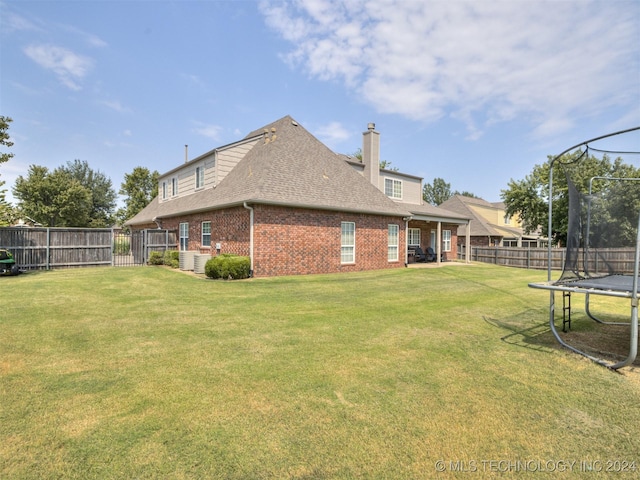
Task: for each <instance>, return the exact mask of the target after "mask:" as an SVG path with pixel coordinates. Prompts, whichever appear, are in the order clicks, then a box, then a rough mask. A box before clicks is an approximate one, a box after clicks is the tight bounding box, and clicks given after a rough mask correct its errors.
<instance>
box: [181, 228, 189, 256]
mask: <svg viewBox="0 0 640 480" xmlns="http://www.w3.org/2000/svg"><path fill="white" fill-rule="evenodd" d="M184 230H186V236H184V235H183V231H184ZM179 234H180V243H179V250H180V251H181V252H184V251H186V250H189V222H181V223H180V227H179ZM182 240H185V242H184V245H183V244H182ZM183 246H184V248H183Z"/></svg>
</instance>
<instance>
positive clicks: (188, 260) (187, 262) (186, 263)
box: [179, 251, 196, 270]
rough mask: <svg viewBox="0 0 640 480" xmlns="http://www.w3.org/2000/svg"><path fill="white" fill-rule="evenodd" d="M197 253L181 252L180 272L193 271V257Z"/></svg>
mask: <svg viewBox="0 0 640 480" xmlns="http://www.w3.org/2000/svg"><path fill="white" fill-rule="evenodd" d="M195 254H196V252H189V251H184V252H180V259H179V266H180V270H193V257H194V255H195Z"/></svg>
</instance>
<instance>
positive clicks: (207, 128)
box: [193, 122, 222, 141]
mask: <svg viewBox="0 0 640 480" xmlns="http://www.w3.org/2000/svg"><path fill="white" fill-rule="evenodd" d="M195 124H196V127H195V128H194V129H193V131H194V132H195V133H197V134H198V135H202V136H203V137H207V138H210V139H212V140H215V141H220V138H221V135H220V134H221V133H222V127H220V126H219V125H207V124H204V123H200V122H195Z"/></svg>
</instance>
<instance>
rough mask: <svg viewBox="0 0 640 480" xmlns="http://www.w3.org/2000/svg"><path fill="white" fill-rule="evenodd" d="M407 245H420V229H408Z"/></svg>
mask: <svg viewBox="0 0 640 480" xmlns="http://www.w3.org/2000/svg"><path fill="white" fill-rule="evenodd" d="M409 245H420V229H419V228H410V229H409Z"/></svg>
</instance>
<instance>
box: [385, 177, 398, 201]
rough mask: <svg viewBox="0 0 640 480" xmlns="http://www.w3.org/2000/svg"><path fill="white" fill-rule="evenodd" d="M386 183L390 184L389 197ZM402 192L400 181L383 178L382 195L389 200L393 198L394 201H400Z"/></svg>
mask: <svg viewBox="0 0 640 480" xmlns="http://www.w3.org/2000/svg"><path fill="white" fill-rule="evenodd" d="M387 181H389V182H391V188H390V191H391V195H389V194H388V193H387ZM396 186H397V187H398V190H399V192H398V195H396ZM402 190H403V185H402V180H398V179H396V178H385V179H384V194H385V195H386V196H387V197H389V198H393V199H396V200H402Z"/></svg>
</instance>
